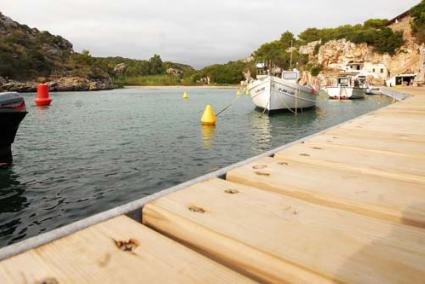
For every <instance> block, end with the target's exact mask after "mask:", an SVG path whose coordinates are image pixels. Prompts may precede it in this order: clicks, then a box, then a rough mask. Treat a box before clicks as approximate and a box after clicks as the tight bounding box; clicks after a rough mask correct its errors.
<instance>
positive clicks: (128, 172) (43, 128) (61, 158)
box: [0, 89, 391, 246]
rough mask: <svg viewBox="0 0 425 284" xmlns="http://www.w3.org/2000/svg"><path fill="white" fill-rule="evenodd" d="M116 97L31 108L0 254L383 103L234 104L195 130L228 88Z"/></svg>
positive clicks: (2, 192) (2, 212)
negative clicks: (311, 106) (273, 109)
mask: <svg viewBox="0 0 425 284" xmlns="http://www.w3.org/2000/svg"><path fill="white" fill-rule="evenodd" d="M182 91H183V90H181V89H165V90H164V89H152V90H142V89H123V90H114V91H103V92H93V93H89V92H74V93H58V94H54V95H53V99H54V101H53V105H52V106H51V107H50V108H47V109H38V108H36V107H34V106H32V104H33V103H32V101H33V99H34V95H33V94H27V95H25V99H26V102H27V105H28V108H29V114H28V116H27V117H26V118H25V120H24V122H23V123H22V125H21V127H20V130H19V133H18V135H17V139H16V142H15V144H14V147H13V148H14V156H15V166H14V167H13V168H11V169H9V170H0V246H4V245H7V244H10V243H13V242H17V241H19V240H22V239H24V238H27V237H30V236H34V235H37V234H39V233H40V232H45V231H48V230H51V229H54V228H57V227H60V226H62V225H65V224H69V223H70V222H73V221H76V220H79V219H81V218H84V217H87V216H90V215H92V214H94V213H97V212H100V211H103V210H105V209H109V208H112V207H115V206H118V205H121V204H124V203H126V202H128V201H132V200H135V199H137V198H141V197H144V196H146V195H149V194H151V193H153V192H156V191H159V190H161V189H164V188H167V187H170V186H172V185H175V184H178V183H181V182H184V181H186V180H189V179H191V178H194V177H196V176H199V175H202V174H205V173H208V172H211V171H214V170H216V169H219V168H221V167H224V166H226V165H229V164H232V163H235V162H238V161H241V160H243V159H246V158H248V157H251V156H254V155H258V154H260V153H262V152H264V151H267V150H270V149H272V148H274V147H277V146H280V145H282V144H285V143H288V142H291V141H294V140H296V139H299V138H302V137H303V136H306V135H309V134H312V133H314V132H317V131H319V130H322V129H325V128H327V127H330V126H332V125H335V124H338V123H340V122H342V121H345V120H348V119H351V118H353V117H356V116H358V115H360V114H363V113H366V112H369V111H371V110H374V109H377V108H380V107H382V106H385V105H387V104H389V103H390V102H391V100H390V99H388V98H386V97H381V96H372V97H368V98H366V99H365V100H358V101H343V102H338V101H328V100H327V99H326V97H325V96H323V97H322V96H320V99H319V104H318V105H319V106H318V108H317V109H315V110H310V111H306V112H304V113H303V114H302V115H298V116H296V117H295V116H293V115H292V114H291V113H284V114H278V115H274V116H271V117H269V116H267V115H264V114H262V113H261V112H257V111H254V108H253V105H252V104H251V101H250V99H249V97H246V96H242V97H240V98H239V99H238V100H237V101H236V102H235V104H234V106H233V107H232V108H230V109H229V110H228V111H226V112H224V113H223V114H222V115H221V116H220V117H219V120H218V125H217V127H216V128H215V129H214V128H202V127H201V126H200V123H199V119H200V116H201V113H202V111H203V108H204V107H205V105H206V104H207V103H210V104H212V105H213V107H214V108H215V110H216V111H218V110H220V109H221V108H223V107H225V106H226V105H228V104H229V103H230V102H231V101H232V100H233V99H234V98H235V90H233V89H189V90H188V92H189V95H190V99H189V100H187V101H183V100H182V99H181V93H182Z"/></svg>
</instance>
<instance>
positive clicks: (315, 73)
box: [310, 65, 323, 76]
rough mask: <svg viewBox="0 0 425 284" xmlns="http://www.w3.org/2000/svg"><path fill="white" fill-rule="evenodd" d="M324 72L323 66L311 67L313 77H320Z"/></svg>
mask: <svg viewBox="0 0 425 284" xmlns="http://www.w3.org/2000/svg"><path fill="white" fill-rule="evenodd" d="M322 70H323V66H322V65H314V66H313V67H311V69H310V73H311V75H312V76H318V75H319V74H320V72H322Z"/></svg>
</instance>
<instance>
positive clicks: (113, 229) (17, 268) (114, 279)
mask: <svg viewBox="0 0 425 284" xmlns="http://www.w3.org/2000/svg"><path fill="white" fill-rule="evenodd" d="M130 239H131V240H134V241H133V246H131V245H129V246H128V249H129V250H128V251H123V250H120V249H119V248H118V247H117V245H116V243H115V241H124V242H127V241H129V240H130ZM0 283H2V284H5V283H252V282H251V280H249V279H247V278H245V277H243V276H241V275H239V274H237V273H235V272H233V271H231V270H229V269H228V268H226V267H224V266H222V265H219V264H218V263H216V262H213V261H211V260H209V259H207V258H205V257H204V256H201V255H199V254H198V253H195V252H193V251H191V250H190V249H188V248H185V247H183V246H182V245H180V244H178V243H176V242H174V241H172V240H170V239H167V238H166V237H164V236H162V235H160V234H158V233H156V232H154V231H152V230H151V229H149V228H147V227H145V226H143V225H142V224H139V223H136V222H135V221H133V220H131V219H129V218H127V217H124V216H121V217H117V218H115V219H112V220H110V221H107V222H104V223H101V224H98V225H96V226H93V227H90V228H88V229H85V230H83V231H80V232H78V233H75V234H73V235H71V236H69V237H66V238H64V239H61V240H58V241H55V242H53V243H50V244H47V245H45V246H42V247H40V248H37V249H34V250H31V251H28V252H26V253H24V254H21V255H18V256H15V257H12V258H10V259H7V260H5V261H3V262H1V263H0Z"/></svg>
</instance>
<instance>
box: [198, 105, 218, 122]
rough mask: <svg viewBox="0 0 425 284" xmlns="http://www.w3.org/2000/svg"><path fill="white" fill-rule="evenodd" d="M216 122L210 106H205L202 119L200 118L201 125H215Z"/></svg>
mask: <svg viewBox="0 0 425 284" xmlns="http://www.w3.org/2000/svg"><path fill="white" fill-rule="evenodd" d="M216 120H217V119H216V117H215V113H214V110H213V108H212V106H211V105H207V106H206V107H205V110H204V113H203V114H202V117H201V124H202V125H215V122H216Z"/></svg>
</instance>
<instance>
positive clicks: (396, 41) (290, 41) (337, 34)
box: [195, 1, 425, 84]
mask: <svg viewBox="0 0 425 284" xmlns="http://www.w3.org/2000/svg"><path fill="white" fill-rule="evenodd" d="M424 42H425V1H422V2H421V3H419V4H418V5H416V6H414V7H412V9H410V10H408V11H405V12H404V13H402V14H400V15H399V16H397V17H395V18H394V19H392V20H387V19H369V20H367V21H365V22H364V23H362V24H357V25H342V26H339V27H333V28H323V29H318V28H314V27H312V28H308V29H306V30H305V31H303V32H301V33H300V34H299V35H298V36H295V35H294V34H293V33H291V32H290V31H286V32H284V33H283V34H282V36H281V37H280V38H279V39H276V40H274V41H271V42H267V43H264V44H263V45H261V46H260V47H259V48H258V49H256V50H255V51H254V52H253V53H252V55H251V56H250V57H249V58H247V59H245V60H240V61H233V62H229V63H227V64H217V65H212V66H207V67H205V68H204V69H203V70H200V71H199V72H197V74H195V76H198V77H201V78H204V79H203V80H204V81H210V82H212V83H220V82H226V83H230V84H237V83H239V82H240V80H242V79H243V78H244V76H243V73H244V74H245V77H248V78H249V74H250V73H251V74H252V73H253V71H254V69H255V68H253V66H254V65H255V63H257V62H262V63H265V64H266V65H268V68H269V70H272V72H273V70H281V69H285V70H288V69H290V68H294V67H296V68H298V69H300V70H301V71H308V72H310V73H311V74H312V75H313V76H317V75H319V77H320V78H321V79H322V82H323V83H324V84H326V83H329V80H332V79H333V78H334V77H335V76H336V75H337V74H338V73H340V72H344V71H347V70H350V68H351V67H356V66H358V65H360V66H361V67H362V68H363V69H366V70H368V71H370V73H375V74H373V76H371V77H370V78H369V80H370V81H371V82H372V83H374V84H383V83H384V80H385V79H388V78H389V77H391V76H394V75H396V74H402V73H420V72H419V69H420V68H419V57H420V54H419V50H420V46H421V44H423V43H424ZM291 46H292V48H291ZM291 58H292V62H291ZM350 65H351V66H350ZM223 74H229V75H228V76H227V75H226V77H225V78H223Z"/></svg>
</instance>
